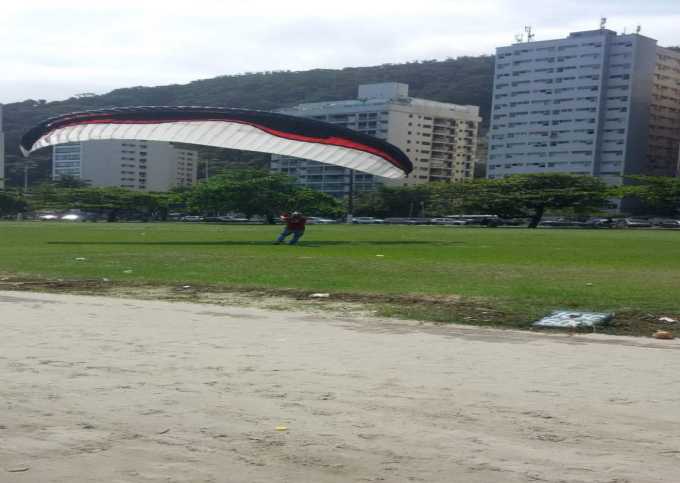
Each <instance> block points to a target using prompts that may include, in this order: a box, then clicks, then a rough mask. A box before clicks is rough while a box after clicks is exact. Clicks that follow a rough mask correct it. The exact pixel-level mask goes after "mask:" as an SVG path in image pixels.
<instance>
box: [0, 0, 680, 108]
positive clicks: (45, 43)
mask: <svg viewBox="0 0 680 483" xmlns="http://www.w3.org/2000/svg"><path fill="white" fill-rule="evenodd" d="M601 16H606V17H608V18H609V22H608V27H609V28H611V29H614V30H618V31H623V30H624V29H627V30H628V31H629V32H631V31H633V30H634V29H635V26H636V25H637V24H641V25H642V33H643V34H644V35H647V36H650V37H653V38H656V39H658V40H659V44H660V45H680V8H678V0H647V1H645V2H640V1H639V0H604V1H599V0H560V1H553V0H525V1H515V0H408V1H406V0H389V1H388V0H337V1H328V0H326V1H324V0H288V1H284V0H247V1H243V0H182V1H174V0H134V1H132V0H116V1H113V0H96V1H92V0H56V1H55V0H20V1H19V0H17V1H11V2H3V6H2V7H1V10H0V46H1V47H0V72H1V74H0V102H13V101H19V100H24V99H28V98H33V99H48V100H58V99H65V98H68V97H70V96H72V95H74V94H78V93H83V92H94V93H97V94H100V93H104V92H108V91H110V90H112V89H115V88H118V87H128V86H137V85H163V84H173V83H186V82H188V81H191V80H195V79H201V78H207V77H214V76H218V75H225V74H236V73H243V72H254V71H263V70H279V69H289V70H304V69H311V68H315V67H330V68H337V67H347V66H364V65H376V64H383V63H388V62H395V63H396V62H405V61H411V60H421V59H444V58H446V57H456V56H459V55H478V54H490V53H493V51H494V48H495V47H496V46H498V45H507V44H510V43H512V41H513V38H514V35H515V34H517V33H519V32H521V31H523V30H524V26H525V25H532V26H533V27H534V31H535V34H536V40H545V39H550V38H556V37H562V36H565V35H566V34H568V33H569V32H571V31H575V30H582V29H593V28H597V26H598V23H599V18H600V17H601Z"/></svg>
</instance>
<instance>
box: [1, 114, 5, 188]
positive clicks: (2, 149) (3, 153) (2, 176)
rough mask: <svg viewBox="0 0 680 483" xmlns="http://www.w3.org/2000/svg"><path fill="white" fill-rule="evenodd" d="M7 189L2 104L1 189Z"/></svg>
mask: <svg viewBox="0 0 680 483" xmlns="http://www.w3.org/2000/svg"><path fill="white" fill-rule="evenodd" d="M4 187H5V133H4V132H3V130H2V104H0V189H3V188H4Z"/></svg>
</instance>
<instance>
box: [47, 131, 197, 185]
mask: <svg viewBox="0 0 680 483" xmlns="http://www.w3.org/2000/svg"><path fill="white" fill-rule="evenodd" d="M197 168H198V153H197V151H193V150H187V149H182V148H178V147H175V146H173V145H172V144H170V143H165V142H157V141H118V140H105V141H87V142H82V143H70V144H62V145H58V146H54V148H53V151H52V176H53V178H55V179H57V178H59V177H62V176H73V177H76V178H80V179H83V180H87V181H89V182H90V183H91V185H92V186H119V187H121V188H128V189H134V190H142V191H167V190H169V189H171V188H173V187H176V186H191V185H192V184H194V183H195V182H196V172H197Z"/></svg>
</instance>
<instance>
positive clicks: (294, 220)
mask: <svg viewBox="0 0 680 483" xmlns="http://www.w3.org/2000/svg"><path fill="white" fill-rule="evenodd" d="M281 220H283V221H284V222H285V223H286V228H288V229H289V230H290V231H299V230H304V229H305V224H306V223H307V218H305V217H304V216H288V215H282V216H281Z"/></svg>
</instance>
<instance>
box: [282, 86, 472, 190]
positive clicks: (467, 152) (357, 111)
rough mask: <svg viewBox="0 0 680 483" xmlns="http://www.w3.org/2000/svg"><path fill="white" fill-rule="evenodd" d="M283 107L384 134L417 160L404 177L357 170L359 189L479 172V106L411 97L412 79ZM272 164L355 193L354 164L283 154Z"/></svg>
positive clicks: (316, 184)
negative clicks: (349, 97)
mask: <svg viewBox="0 0 680 483" xmlns="http://www.w3.org/2000/svg"><path fill="white" fill-rule="evenodd" d="M279 112H281V113H283V114H289V115H293V116H301V117H309V118H312V119H318V120H321V121H325V122H330V123H334V124H339V125H342V126H344V127H347V128H350V129H354V130H357V131H361V132H363V133H365V134H368V135H371V136H375V137H377V138H380V139H384V140H386V141H388V142H389V143H391V144H394V145H395V146H397V147H398V148H400V149H401V150H402V151H404V153H406V155H407V156H408V157H409V158H410V159H411V161H412V162H413V165H414V170H413V172H412V173H411V174H410V175H409V176H408V177H406V178H404V179H399V180H387V179H385V178H379V177H376V176H372V175H368V174H365V173H361V172H359V171H355V172H354V173H353V176H354V180H353V185H354V189H355V191H356V192H362V191H371V190H374V189H375V188H376V187H377V186H379V185H381V184H383V183H388V184H392V185H395V184H396V185H399V186H410V185H417V184H421V183H428V182H431V181H447V182H451V181H462V180H465V179H469V178H472V176H473V172H474V163H475V160H476V150H477V133H478V129H479V124H480V122H481V118H480V117H479V108H478V107H477V106H459V105H455V104H448V103H443V102H435V101H429V100H425V99H417V98H413V97H409V95H408V85H406V84H399V83H392V82H390V83H382V84H365V85H361V86H359V92H358V97H357V99H352V100H344V101H334V102H320V103H308V104H300V105H297V106H295V107H292V108H288V109H282V110H280V111H279ZM271 169H272V171H275V172H281V173H285V174H288V175H290V176H293V177H295V178H296V179H297V181H298V183H299V184H301V185H304V186H308V187H311V188H314V189H316V190H319V191H323V192H325V193H328V194H331V195H333V196H337V197H343V196H346V195H348V194H349V190H350V186H351V179H350V177H351V176H352V172H351V170H349V169H345V168H341V167H336V166H331V165H325V164H323V163H319V162H315V161H307V160H302V159H296V158H289V157H280V156H275V157H273V158H272V162H271Z"/></svg>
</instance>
